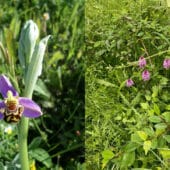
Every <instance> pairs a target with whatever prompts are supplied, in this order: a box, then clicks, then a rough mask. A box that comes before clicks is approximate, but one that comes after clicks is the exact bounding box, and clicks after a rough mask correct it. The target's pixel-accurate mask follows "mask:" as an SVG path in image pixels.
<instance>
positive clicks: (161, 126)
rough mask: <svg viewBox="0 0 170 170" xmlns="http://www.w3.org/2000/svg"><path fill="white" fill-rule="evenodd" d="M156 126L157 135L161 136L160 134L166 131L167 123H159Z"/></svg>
mask: <svg viewBox="0 0 170 170" xmlns="http://www.w3.org/2000/svg"><path fill="white" fill-rule="evenodd" d="M155 128H156V135H157V136H159V135H160V134H162V133H164V132H165V130H166V128H167V125H166V124H165V123H158V124H156V125H155Z"/></svg>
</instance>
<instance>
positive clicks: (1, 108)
mask: <svg viewBox="0 0 170 170" xmlns="http://www.w3.org/2000/svg"><path fill="white" fill-rule="evenodd" d="M4 109H5V103H4V101H0V119H3V118H4V114H3V111H4Z"/></svg>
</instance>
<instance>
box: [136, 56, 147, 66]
mask: <svg viewBox="0 0 170 170" xmlns="http://www.w3.org/2000/svg"><path fill="white" fill-rule="evenodd" d="M138 65H139V67H140V68H143V67H145V66H146V59H145V58H144V57H143V56H141V57H140V58H139V62H138Z"/></svg>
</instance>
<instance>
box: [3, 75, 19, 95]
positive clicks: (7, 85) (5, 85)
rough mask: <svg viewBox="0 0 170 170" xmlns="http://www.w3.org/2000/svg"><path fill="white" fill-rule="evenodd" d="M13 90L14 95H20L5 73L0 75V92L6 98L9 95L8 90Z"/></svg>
mask: <svg viewBox="0 0 170 170" xmlns="http://www.w3.org/2000/svg"><path fill="white" fill-rule="evenodd" d="M9 90H10V91H11V92H12V93H13V96H18V93H17V91H16V90H15V89H14V87H13V86H12V84H11V82H10V81H9V79H8V78H7V77H6V76H5V75H0V93H1V94H2V96H3V97H4V98H6V97H7V92H8V91H9Z"/></svg>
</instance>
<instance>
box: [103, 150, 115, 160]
mask: <svg viewBox="0 0 170 170" xmlns="http://www.w3.org/2000/svg"><path fill="white" fill-rule="evenodd" d="M102 157H103V159H106V160H110V159H112V158H113V157H114V153H113V152H112V151H111V150H104V151H103V152H102Z"/></svg>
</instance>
